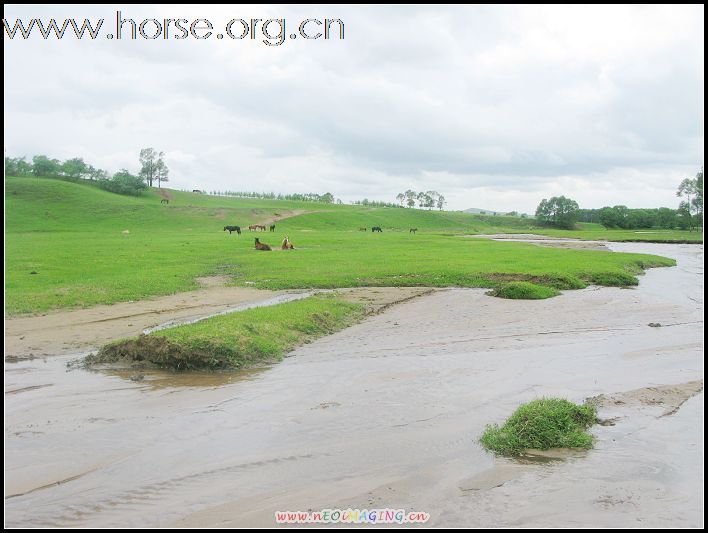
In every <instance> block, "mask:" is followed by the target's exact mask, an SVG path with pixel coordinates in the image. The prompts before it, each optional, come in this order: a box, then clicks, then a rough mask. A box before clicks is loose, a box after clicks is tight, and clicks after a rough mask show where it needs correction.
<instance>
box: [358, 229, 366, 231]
mask: <svg viewBox="0 0 708 533" xmlns="http://www.w3.org/2000/svg"><path fill="white" fill-rule="evenodd" d="M359 231H367V229H366V228H359Z"/></svg>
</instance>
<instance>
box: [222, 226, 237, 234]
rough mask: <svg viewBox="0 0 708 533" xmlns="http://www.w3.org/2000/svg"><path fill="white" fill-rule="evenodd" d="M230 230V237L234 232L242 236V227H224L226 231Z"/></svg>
mask: <svg viewBox="0 0 708 533" xmlns="http://www.w3.org/2000/svg"><path fill="white" fill-rule="evenodd" d="M226 230H229V235H231V232H232V231H235V232H236V233H238V234H239V235H241V227H240V226H224V231H226Z"/></svg>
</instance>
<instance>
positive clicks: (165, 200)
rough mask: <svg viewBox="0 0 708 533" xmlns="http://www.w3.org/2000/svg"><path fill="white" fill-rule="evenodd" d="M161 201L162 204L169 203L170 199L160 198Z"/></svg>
mask: <svg viewBox="0 0 708 533" xmlns="http://www.w3.org/2000/svg"><path fill="white" fill-rule="evenodd" d="M160 203H161V204H169V203H170V201H169V200H168V199H167V198H163V199H162V200H160Z"/></svg>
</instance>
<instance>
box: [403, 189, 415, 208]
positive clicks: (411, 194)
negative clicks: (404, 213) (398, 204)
mask: <svg viewBox="0 0 708 533" xmlns="http://www.w3.org/2000/svg"><path fill="white" fill-rule="evenodd" d="M403 194H404V195H405V197H406V205H407V206H408V207H415V201H416V200H417V199H418V194H417V193H416V192H415V191H412V190H411V189H408V190H407V191H406V192H405V193H403Z"/></svg>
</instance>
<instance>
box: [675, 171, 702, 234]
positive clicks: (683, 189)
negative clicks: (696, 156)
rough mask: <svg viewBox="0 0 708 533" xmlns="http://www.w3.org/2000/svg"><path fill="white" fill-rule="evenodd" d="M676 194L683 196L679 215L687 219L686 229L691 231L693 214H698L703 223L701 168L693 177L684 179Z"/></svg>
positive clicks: (693, 225) (693, 224)
mask: <svg viewBox="0 0 708 533" xmlns="http://www.w3.org/2000/svg"><path fill="white" fill-rule="evenodd" d="M676 196H678V197H679V198H685V200H683V201H682V202H681V203H680V204H679V215H680V216H681V218H682V219H685V220H686V221H687V225H688V230H689V231H693V228H694V227H695V223H694V222H695V221H694V220H693V215H694V214H695V215H699V214H700V221H701V224H702V223H703V169H701V171H700V172H699V173H698V174H696V178H695V179H691V178H686V179H684V180H683V181H682V182H681V184H680V185H679V188H678V190H677V191H676Z"/></svg>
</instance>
